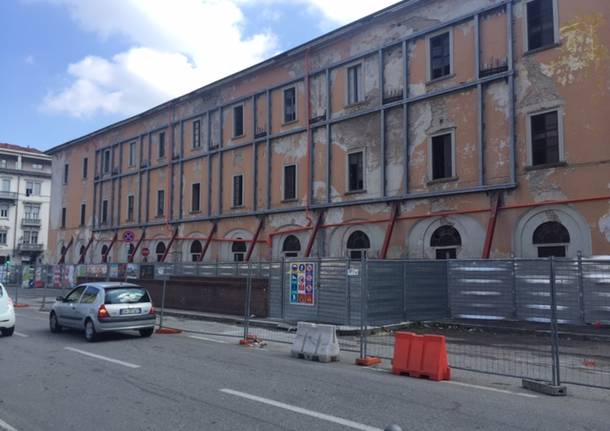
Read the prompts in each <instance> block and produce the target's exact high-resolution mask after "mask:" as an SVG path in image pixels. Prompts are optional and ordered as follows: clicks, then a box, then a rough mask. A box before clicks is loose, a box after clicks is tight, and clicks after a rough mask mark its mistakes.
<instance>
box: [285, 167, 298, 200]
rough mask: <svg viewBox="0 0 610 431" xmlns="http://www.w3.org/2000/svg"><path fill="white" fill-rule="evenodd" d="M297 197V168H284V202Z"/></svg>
mask: <svg viewBox="0 0 610 431" xmlns="http://www.w3.org/2000/svg"><path fill="white" fill-rule="evenodd" d="M296 197H297V166H296V165H289V166H284V200H287V201H288V200H292V199H296Z"/></svg>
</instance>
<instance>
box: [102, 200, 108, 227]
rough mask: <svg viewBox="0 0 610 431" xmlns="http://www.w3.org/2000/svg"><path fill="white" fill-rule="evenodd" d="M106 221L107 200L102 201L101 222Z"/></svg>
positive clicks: (104, 222)
mask: <svg viewBox="0 0 610 431" xmlns="http://www.w3.org/2000/svg"><path fill="white" fill-rule="evenodd" d="M106 223H108V201H107V200H105V201H103V202H102V224H106Z"/></svg>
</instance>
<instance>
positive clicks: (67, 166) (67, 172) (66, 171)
mask: <svg viewBox="0 0 610 431" xmlns="http://www.w3.org/2000/svg"><path fill="white" fill-rule="evenodd" d="M69 179H70V164H69V163H64V184H68V180H69Z"/></svg>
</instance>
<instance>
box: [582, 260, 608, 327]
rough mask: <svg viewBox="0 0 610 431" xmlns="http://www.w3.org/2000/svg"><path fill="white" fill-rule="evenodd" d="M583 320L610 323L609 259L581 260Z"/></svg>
mask: <svg viewBox="0 0 610 431" xmlns="http://www.w3.org/2000/svg"><path fill="white" fill-rule="evenodd" d="M582 287H583V295H582V296H583V314H584V317H583V320H584V321H585V322H586V323H601V324H604V325H610V261H583V262H582Z"/></svg>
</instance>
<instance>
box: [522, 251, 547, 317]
mask: <svg viewBox="0 0 610 431" xmlns="http://www.w3.org/2000/svg"><path fill="white" fill-rule="evenodd" d="M515 287H516V298H515V301H516V304H517V307H516V309H517V315H516V317H517V319H518V320H524V321H528V322H542V323H548V322H550V321H551V299H550V298H551V293H550V265H549V262H547V261H540V260H517V261H515Z"/></svg>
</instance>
